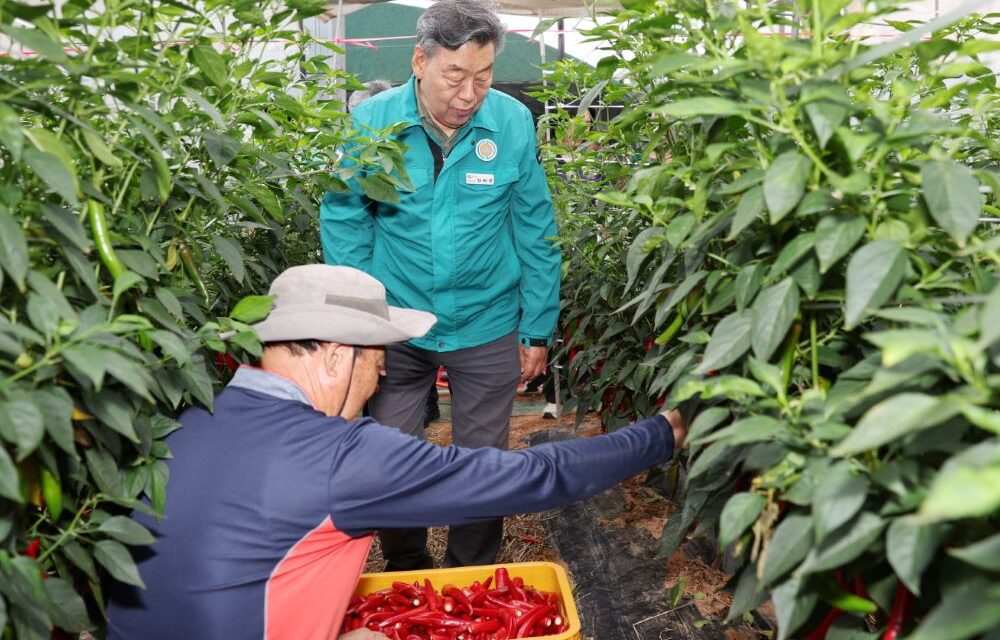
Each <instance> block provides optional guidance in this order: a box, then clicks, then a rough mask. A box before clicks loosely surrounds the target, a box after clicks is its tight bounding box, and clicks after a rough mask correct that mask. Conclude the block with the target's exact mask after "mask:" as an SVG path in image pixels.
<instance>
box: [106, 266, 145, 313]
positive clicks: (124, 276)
mask: <svg viewBox="0 0 1000 640" xmlns="http://www.w3.org/2000/svg"><path fill="white" fill-rule="evenodd" d="M145 283H146V281H145V279H144V278H143V277H142V276H140V275H139V274H138V273H136V272H135V271H129V270H128V269H126V270H124V271H122V272H121V273H119V274H118V276H117V277H116V278H115V286H114V289H112V298H111V304H112V305H117V304H118V299H119V298H121V296H122V294H123V293H125V292H126V291H128V290H129V289H131V288H132V287H136V286H140V285H145ZM143 288H145V287H143Z"/></svg>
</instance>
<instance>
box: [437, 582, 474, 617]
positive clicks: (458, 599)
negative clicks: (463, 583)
mask: <svg viewBox="0 0 1000 640" xmlns="http://www.w3.org/2000/svg"><path fill="white" fill-rule="evenodd" d="M441 593H443V594H444V595H446V596H448V597H450V598H453V599H454V600H455V603H456V604H458V605H460V606H462V607H464V608H465V610H466V611H470V612H471V611H472V603H471V602H469V597H468V596H466V595H465V592H464V591H462V590H461V589H459V588H458V587H456V586H454V585H450V584H446V585H445V586H444V588H443V589H441Z"/></svg>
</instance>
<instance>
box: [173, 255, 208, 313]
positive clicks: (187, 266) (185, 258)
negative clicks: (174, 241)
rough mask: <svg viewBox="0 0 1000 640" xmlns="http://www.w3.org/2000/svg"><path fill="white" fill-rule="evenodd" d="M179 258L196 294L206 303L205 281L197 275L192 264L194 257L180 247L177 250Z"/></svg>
mask: <svg viewBox="0 0 1000 640" xmlns="http://www.w3.org/2000/svg"><path fill="white" fill-rule="evenodd" d="M178 253H179V254H180V256H181V264H183V265H184V271H185V272H187V275H188V277H189V278H191V280H192V282H194V286H195V287H196V288H197V289H198V293H200V294H201V296H202V297H203V298H205V302H208V299H209V296H208V288H207V287H205V281H204V280H202V279H201V274H200V273H198V267H197V266H196V265H195V263H194V257H193V256H192V255H191V250H190V249H189V248H188V247H187V246H186V245H181V248H180V249H179V250H178Z"/></svg>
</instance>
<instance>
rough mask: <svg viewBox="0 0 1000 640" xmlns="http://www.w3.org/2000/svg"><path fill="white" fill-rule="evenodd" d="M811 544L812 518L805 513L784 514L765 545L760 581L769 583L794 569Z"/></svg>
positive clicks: (765, 583)
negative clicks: (765, 550) (766, 545)
mask: <svg viewBox="0 0 1000 640" xmlns="http://www.w3.org/2000/svg"><path fill="white" fill-rule="evenodd" d="M812 546H813V530H812V519H811V518H809V517H808V516H805V515H800V514H795V513H793V514H791V515H788V516H785V519H784V520H782V521H781V523H780V524H779V525H778V527H777V528H776V529H775V530H774V535H772V536H771V541H770V543H769V544H768V547H767V554H766V555H765V556H764V558H763V560H762V562H763V563H764V570H763V574H762V575H763V577H762V579H761V583H762V584H764V585H769V584H771V583H772V582H774V581H775V580H777V579H778V578H780V577H782V576H783V575H785V574H786V573H788V572H789V571H791V570H792V569H794V568H795V567H796V566H798V564H799V563H800V562H802V559H803V558H805V557H806V554H807V553H809V549H811V548H812Z"/></svg>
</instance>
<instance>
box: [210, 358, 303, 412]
mask: <svg viewBox="0 0 1000 640" xmlns="http://www.w3.org/2000/svg"><path fill="white" fill-rule="evenodd" d="M226 386H228V387H240V388H241V389H247V390H249V391H257V392H259V393H264V394H267V395H269V396H271V397H273V398H277V399H278V400H294V401H295V402H301V403H303V404H307V405H309V406H310V407H311V406H313V404H312V402H310V400H309V397H308V396H307V395H306V392H305V391H303V390H302V387H300V386H299V385H298V384H296V383H294V382H292V381H291V380H289V379H288V378H285V377H284V376H280V375H278V374H277V373H274V372H271V371H267V370H265V369H260V368H258V367H251V366H249V365H245V364H244V365H241V366H240V368H239V369H237V370H236V373H235V374H234V375H233V379H232V380H230V381H229V384H228V385H226Z"/></svg>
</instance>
